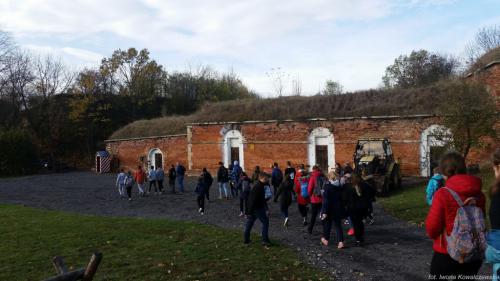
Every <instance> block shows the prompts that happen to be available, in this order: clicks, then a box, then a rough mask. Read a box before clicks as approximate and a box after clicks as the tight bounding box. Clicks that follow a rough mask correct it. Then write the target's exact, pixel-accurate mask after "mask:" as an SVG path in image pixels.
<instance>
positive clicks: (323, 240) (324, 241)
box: [321, 237, 328, 246]
mask: <svg viewBox="0 0 500 281" xmlns="http://www.w3.org/2000/svg"><path fill="white" fill-rule="evenodd" d="M321 244H323V245H324V246H328V240H326V239H325V238H323V237H321Z"/></svg>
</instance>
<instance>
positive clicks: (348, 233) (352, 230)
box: [347, 228, 354, 236]
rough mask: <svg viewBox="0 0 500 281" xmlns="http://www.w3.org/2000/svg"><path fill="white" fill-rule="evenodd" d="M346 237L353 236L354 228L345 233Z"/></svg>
mask: <svg viewBox="0 0 500 281" xmlns="http://www.w3.org/2000/svg"><path fill="white" fill-rule="evenodd" d="M347 235H349V236H353V235H354V228H349V231H347Z"/></svg>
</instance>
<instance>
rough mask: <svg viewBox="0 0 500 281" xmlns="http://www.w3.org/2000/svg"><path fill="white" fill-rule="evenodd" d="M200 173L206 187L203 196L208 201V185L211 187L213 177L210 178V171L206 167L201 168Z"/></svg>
mask: <svg viewBox="0 0 500 281" xmlns="http://www.w3.org/2000/svg"><path fill="white" fill-rule="evenodd" d="M201 175H202V176H203V181H204V182H205V187H206V188H207V190H206V192H205V196H206V197H207V201H208V202H210V187H212V183H213V182H214V179H213V178H212V175H211V174H210V172H208V170H207V168H203V172H202V174H201Z"/></svg>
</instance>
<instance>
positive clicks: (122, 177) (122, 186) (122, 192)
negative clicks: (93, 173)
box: [116, 169, 127, 197]
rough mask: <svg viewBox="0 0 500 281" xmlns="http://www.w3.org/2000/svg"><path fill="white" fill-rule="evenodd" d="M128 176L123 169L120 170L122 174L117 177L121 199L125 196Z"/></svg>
mask: <svg viewBox="0 0 500 281" xmlns="http://www.w3.org/2000/svg"><path fill="white" fill-rule="evenodd" d="M126 177H127V175H126V174H125V171H123V169H120V173H119V174H118V176H117V177H116V187H118V193H119V194H120V197H123V196H125V178H126Z"/></svg>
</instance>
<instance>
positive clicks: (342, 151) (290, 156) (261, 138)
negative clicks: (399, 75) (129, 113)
mask: <svg viewBox="0 0 500 281" xmlns="http://www.w3.org/2000/svg"><path fill="white" fill-rule="evenodd" d="M436 121H437V120H436V119H435V118H406V119H403V118H401V119H351V120H332V121H308V122H283V123H279V122H272V123H244V124H238V125H235V124H232V125H196V126H192V127H191V140H190V141H191V151H192V155H191V162H192V167H191V168H192V169H194V170H200V169H201V168H203V167H207V168H209V169H210V170H215V169H216V168H217V162H219V161H221V160H222V154H223V153H222V142H223V135H221V133H220V132H221V130H222V129H223V127H224V126H229V127H233V129H238V130H240V131H241V133H242V135H243V137H244V140H245V145H244V162H245V163H244V164H245V169H246V170H247V171H248V170H250V171H251V170H252V169H253V168H254V167H255V166H256V165H259V166H261V167H266V168H267V167H269V165H270V164H271V163H273V162H275V161H276V162H278V164H279V165H280V166H285V164H286V161H287V160H290V161H292V163H294V164H299V163H304V164H307V163H308V155H307V149H308V137H309V134H310V132H311V131H312V130H313V129H314V128H317V127H325V128H328V129H330V131H331V132H333V135H334V142H335V147H334V150H335V161H336V162H340V163H345V162H352V157H353V153H354V149H355V143H356V141H357V139H358V138H360V137H368V136H371V137H388V138H389V140H390V141H391V142H392V147H393V151H394V155H395V157H396V158H399V159H400V162H401V165H402V169H403V173H404V174H407V175H418V174H419V171H420V161H419V158H420V134H421V132H422V131H423V130H425V129H426V128H427V127H429V126H430V125H432V124H435V123H436Z"/></svg>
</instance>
